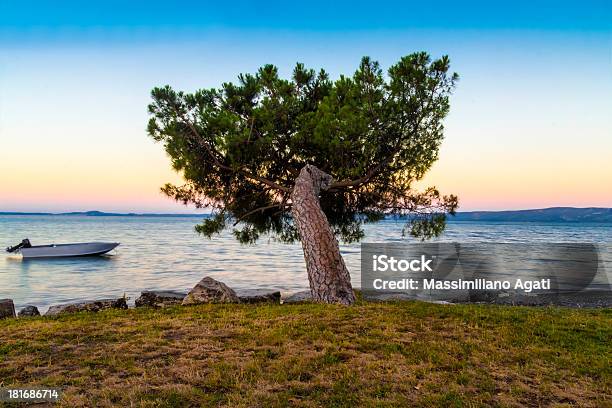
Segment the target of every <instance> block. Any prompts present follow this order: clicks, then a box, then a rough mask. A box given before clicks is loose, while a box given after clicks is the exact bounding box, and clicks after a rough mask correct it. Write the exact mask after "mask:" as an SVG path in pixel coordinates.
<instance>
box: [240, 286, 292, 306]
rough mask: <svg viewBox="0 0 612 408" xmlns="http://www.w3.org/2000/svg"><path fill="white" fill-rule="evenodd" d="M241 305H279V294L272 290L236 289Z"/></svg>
mask: <svg viewBox="0 0 612 408" xmlns="http://www.w3.org/2000/svg"><path fill="white" fill-rule="evenodd" d="M236 294H237V295H238V298H239V299H240V302H241V303H280V299H281V293H280V291H278V290H274V289H238V290H236Z"/></svg>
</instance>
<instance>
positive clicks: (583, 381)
mask: <svg viewBox="0 0 612 408" xmlns="http://www.w3.org/2000/svg"><path fill="white" fill-rule="evenodd" d="M611 339H612V310H611V309H599V310H579V309H562V308H526V307H502V306H482V305H454V306H453V305H434V304H426V303H418V302H397V303H384V304H383V303H365V302H361V301H360V302H359V303H358V304H357V305H356V306H354V307H341V306H329V305H316V304H303V305H282V306H281V305H261V306H252V305H202V306H193V307H174V308H168V309H163V310H153V309H135V310H127V311H114V310H111V311H105V312H100V313H81V314H76V315H66V316H62V317H58V318H44V317H41V318H31V319H12V320H4V321H0V387H7V386H20V387H26V386H37V387H40V386H49V387H51V386H53V387H61V388H63V389H64V397H63V401H62V405H64V406H70V407H73V406H111V405H116V406H150V407H183V406H200V405H203V406H208V405H210V406H232V407H240V406H244V407H251V406H266V407H267V406H287V405H300V406H331V407H342V406H346V407H354V406H377V407H381V406H398V405H404V406H405V405H421V406H489V405H494V406H550V405H552V406H557V405H558V406H572V405H579V406H593V407H601V406H610V404H611V392H610V390H611V381H612V380H611V377H612V375H611V374H612V373H611V370H610V363H611V357H612V350H611V346H610V341H611Z"/></svg>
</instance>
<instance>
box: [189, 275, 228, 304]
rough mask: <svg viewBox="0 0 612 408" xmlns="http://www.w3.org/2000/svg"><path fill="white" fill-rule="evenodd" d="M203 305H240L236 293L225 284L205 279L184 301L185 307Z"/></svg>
mask: <svg viewBox="0 0 612 408" xmlns="http://www.w3.org/2000/svg"><path fill="white" fill-rule="evenodd" d="M201 303H240V299H239V298H238V295H236V292H234V290H233V289H232V288H230V287H229V286H227V285H226V284H225V283H223V282H219V281H218V280H215V279H213V278H211V277H210V276H207V277H205V278H204V279H202V280H201V281H200V282H198V284H197V285H195V286H194V287H193V289H191V290H190V291H189V293H188V294H187V296H185V299H183V305H197V304H201Z"/></svg>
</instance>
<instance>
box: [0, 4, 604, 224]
mask: <svg viewBox="0 0 612 408" xmlns="http://www.w3.org/2000/svg"><path fill="white" fill-rule="evenodd" d="M492 3H494V2H435V3H425V2H419V3H408V2H401V3H400V2H398V3H391V2H387V3H383V2H381V3H379V4H375V6H376V7H374V6H373V5H372V2H367V3H366V2H350V3H348V2H346V3H342V2H326V3H314V2H308V3H306V4H296V3H292V2H277V3H271V2H267V3H265V4H263V3H246V2H227V3H218V2H217V3H215V4H214V5H203V4H201V3H200V2H197V3H196V2H181V3H180V4H179V3H176V4H174V3H172V4H171V3H169V2H163V3H162V2H154V1H153V2H116V1H106V2H83V3H81V2H61V6H58V4H60V3H59V2H42V1H41V2H35V1H32V2H17V1H13V2H9V1H4V2H1V3H0V211H2V210H50V211H62V210H86V209H101V210H109V211H110V210H118V211H129V210H134V211H172V212H179V211H188V212H189V211H191V210H190V209H186V208H183V207H181V206H179V205H177V204H175V203H173V202H171V201H169V200H168V199H167V198H165V197H163V196H162V195H161V194H160V193H159V186H161V185H162V184H163V183H165V182H167V181H174V182H180V175H176V174H174V173H173V172H172V171H171V170H170V167H169V164H168V159H167V158H166V157H165V155H164V153H163V149H162V147H161V146H159V145H156V144H154V143H153V141H152V140H150V139H149V138H148V137H147V136H146V134H145V131H144V129H145V126H146V121H147V114H146V105H147V103H148V102H149V92H150V90H151V88H153V87H154V86H158V85H163V84H170V85H172V86H174V87H176V88H179V89H183V90H188V91H191V90H194V89H197V88H201V87H213V86H219V85H220V84H221V83H222V82H224V81H231V80H233V79H235V77H236V75H237V74H238V73H240V72H249V71H254V70H256V69H257V68H258V67H259V66H261V65H263V64H266V63H273V64H276V65H277V66H279V68H280V71H281V73H284V74H288V73H289V72H290V71H291V69H292V67H293V65H294V64H295V62H297V61H300V62H304V63H306V65H308V66H312V67H314V68H319V67H323V68H325V69H326V70H328V72H330V73H331V75H332V76H338V75H339V74H341V73H347V74H350V73H352V72H353V71H354V70H355V68H356V66H357V64H358V62H359V59H360V57H361V56H363V55H370V56H372V57H373V58H374V59H377V60H379V61H380V62H381V65H382V66H383V67H388V66H389V65H391V64H393V63H394V62H395V61H397V60H398V59H399V58H400V57H401V56H403V55H406V54H408V53H410V52H414V51H419V50H425V51H428V52H430V53H431V54H432V55H433V56H440V55H443V54H448V55H449V56H450V58H451V63H452V67H453V69H454V70H455V71H457V72H458V73H459V74H460V76H461V80H460V82H459V85H458V88H457V91H456V93H455V95H454V96H453V98H452V100H451V114H450V115H449V117H448V119H447V121H446V140H445V142H444V144H443V147H442V150H441V155H440V160H439V161H438V163H436V165H435V166H434V167H433V168H432V170H431V172H430V174H428V176H427V177H426V180H424V184H435V185H437V186H438V187H439V188H440V189H441V190H442V191H443V192H449V193H450V192H452V193H456V194H458V195H459V197H460V200H461V201H460V202H461V205H462V209H464V210H474V209H508V208H535V207H545V206H555V205H573V206H612V187H610V186H612V164H610V160H609V157H610V153H611V152H612V138H611V137H610V135H612V119H611V117H612V115H610V112H612V100H611V98H612V97H611V95H612V62H611V61H612V29H611V26H610V25H611V22H612V6H611V4H612V2H604V1H599V2H597V1H595V2H593V1H583V2H571V3H570V2H559V1H557V2H551V1H543V2H520V1H519V2H507V3H504V4H502V3H496V4H495V5H493V6H492V5H491V4H492ZM533 3H537V4H533ZM16 175H18V176H16Z"/></svg>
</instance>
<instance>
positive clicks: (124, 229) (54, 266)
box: [0, 216, 612, 312]
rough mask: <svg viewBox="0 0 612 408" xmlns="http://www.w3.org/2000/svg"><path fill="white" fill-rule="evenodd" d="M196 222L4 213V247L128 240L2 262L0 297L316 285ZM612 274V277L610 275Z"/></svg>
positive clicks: (389, 227) (556, 235) (480, 233)
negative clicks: (89, 254) (97, 252)
mask: <svg viewBox="0 0 612 408" xmlns="http://www.w3.org/2000/svg"><path fill="white" fill-rule="evenodd" d="M198 221H199V220H198V218H194V217H174V218H170V217H81V216H0V245H2V246H3V247H6V246H9V245H15V244H17V243H19V242H20V241H21V240H22V239H23V238H26V237H27V238H29V239H30V241H31V242H32V244H33V245H37V244H50V243H66V242H88V241H111V242H121V245H120V246H119V247H118V248H117V249H115V250H114V251H113V252H112V253H111V255H110V256H104V257H95V258H73V259H70V258H68V259H57V260H25V261H24V260H22V259H21V256H15V255H10V254H7V255H6V256H5V255H2V256H1V257H0V298H12V299H13V300H14V302H15V306H16V308H21V307H22V306H24V305H26V304H33V305H36V306H38V308H39V309H40V310H41V312H43V311H45V310H46V309H47V308H48V306H50V305H52V304H57V303H65V302H71V301H76V300H81V299H95V298H102V297H119V296H122V295H123V294H124V293H125V294H126V295H127V296H129V297H130V298H131V302H133V301H134V299H135V298H136V297H138V295H139V294H140V291H142V290H148V289H169V290H170V289H172V290H183V291H187V290H189V289H190V288H192V287H193V286H194V285H195V284H196V283H197V282H198V281H199V280H200V279H201V278H202V277H204V276H207V275H209V276H211V277H213V278H215V279H218V280H221V281H223V282H225V283H227V284H228V285H229V286H230V287H233V288H275V289H278V290H281V291H283V292H294V291H298V290H302V289H306V288H308V279H307V276H306V269H305V266H304V261H303V256H302V249H301V247H300V245H299V244H296V245H286V244H280V243H277V242H275V241H274V240H273V239H262V240H261V241H260V242H258V243H257V244H256V245H251V246H244V245H240V244H239V243H238V242H236V241H235V239H234V238H233V236H232V235H231V232H225V233H223V234H222V235H221V236H218V237H216V238H214V239H212V240H208V239H205V238H203V237H201V236H199V235H197V234H196V233H195V232H194V228H193V227H194V225H195V224H196V223H198ZM402 227H403V224H402V222H401V221H394V220H385V221H383V222H381V223H378V224H374V225H368V226H366V240H365V241H368V242H401V241H408V242H414V240H413V239H410V238H402ZM438 241H444V242H521V243H529V242H551V243H557V242H587V243H596V244H602V245H603V246H609V245H610V244H611V243H612V224H570V223H568V224H563V223H551V224H532V223H486V222H455V223H449V225H448V227H447V230H446V231H445V233H444V235H443V236H442V237H440V238H439V239H438ZM341 250H342V253H343V256H344V258H345V260H346V263H347V266H348V268H349V270H350V272H351V276H352V280H353V284H354V285H355V286H356V287H358V286H359V281H360V274H359V270H360V247H359V244H352V245H342V246H341ZM608 256H609V254H608ZM609 272H610V271H608V273H609Z"/></svg>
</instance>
